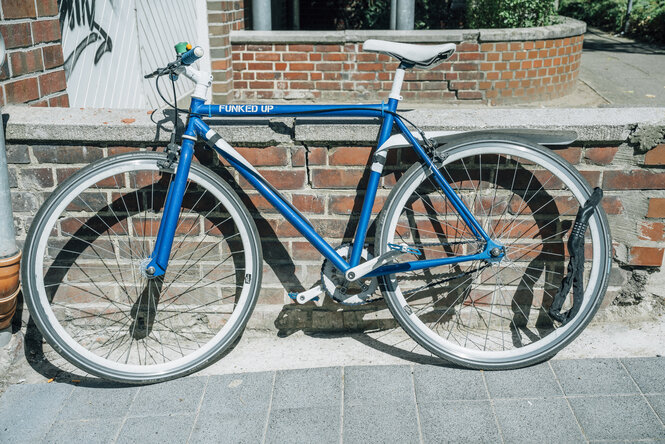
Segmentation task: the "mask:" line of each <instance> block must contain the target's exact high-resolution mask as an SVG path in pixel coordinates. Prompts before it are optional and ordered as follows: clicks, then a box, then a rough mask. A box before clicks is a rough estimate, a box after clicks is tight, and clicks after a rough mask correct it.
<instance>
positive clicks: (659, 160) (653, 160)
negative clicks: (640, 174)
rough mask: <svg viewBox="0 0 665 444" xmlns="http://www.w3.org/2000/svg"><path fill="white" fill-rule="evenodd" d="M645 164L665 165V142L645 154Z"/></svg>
mask: <svg viewBox="0 0 665 444" xmlns="http://www.w3.org/2000/svg"><path fill="white" fill-rule="evenodd" d="M644 164H645V165H658V166H660V165H665V143H661V144H660V145H658V146H656V147H655V148H652V149H651V150H649V152H648V153H647V154H646V155H645V156H644Z"/></svg>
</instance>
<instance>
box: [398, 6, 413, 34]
mask: <svg viewBox="0 0 665 444" xmlns="http://www.w3.org/2000/svg"><path fill="white" fill-rule="evenodd" d="M415 3H416V0H397V29H403V30H412V29H413V25H414V19H415Z"/></svg>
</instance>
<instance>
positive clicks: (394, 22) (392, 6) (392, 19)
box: [390, 0, 397, 29]
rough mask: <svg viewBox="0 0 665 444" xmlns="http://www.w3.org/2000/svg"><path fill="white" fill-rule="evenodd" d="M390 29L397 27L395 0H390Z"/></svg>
mask: <svg viewBox="0 0 665 444" xmlns="http://www.w3.org/2000/svg"><path fill="white" fill-rule="evenodd" d="M390 29H397V0H390Z"/></svg>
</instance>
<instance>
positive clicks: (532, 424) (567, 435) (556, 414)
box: [494, 398, 584, 442]
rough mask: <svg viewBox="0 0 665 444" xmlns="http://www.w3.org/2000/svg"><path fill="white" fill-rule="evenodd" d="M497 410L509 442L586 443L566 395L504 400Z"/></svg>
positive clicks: (497, 401) (500, 401) (497, 404)
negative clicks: (564, 396) (562, 396)
mask: <svg viewBox="0 0 665 444" xmlns="http://www.w3.org/2000/svg"><path fill="white" fill-rule="evenodd" d="M494 410H495V412H496V416H497V419H498V421H499V426H500V427H501V433H502V434H503V439H504V440H505V442H584V436H582V431H581V430H580V428H579V426H578V425H577V421H576V420H575V417H574V416H573V414H572V412H571V411H570V408H569V407H568V403H567V402H566V400H565V399H564V398H543V399H500V400H495V401H494ZM543 424H550V425H551V426H545V427H543Z"/></svg>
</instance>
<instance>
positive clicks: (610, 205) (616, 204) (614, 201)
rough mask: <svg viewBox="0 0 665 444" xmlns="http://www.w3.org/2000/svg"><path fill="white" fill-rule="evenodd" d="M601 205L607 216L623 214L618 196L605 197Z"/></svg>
mask: <svg viewBox="0 0 665 444" xmlns="http://www.w3.org/2000/svg"><path fill="white" fill-rule="evenodd" d="M600 203H601V204H602V206H603V209H604V210H605V212H606V213H607V214H621V213H623V204H622V203H621V199H620V198H618V197H616V196H603V200H601V201H600Z"/></svg>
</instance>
